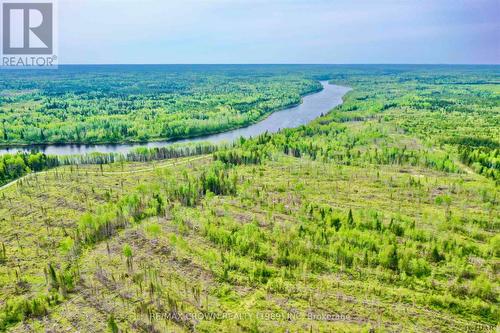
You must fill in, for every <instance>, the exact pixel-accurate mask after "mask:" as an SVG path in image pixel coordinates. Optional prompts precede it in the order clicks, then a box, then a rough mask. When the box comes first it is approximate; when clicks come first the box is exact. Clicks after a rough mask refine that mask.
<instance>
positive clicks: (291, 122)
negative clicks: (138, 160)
mask: <svg viewBox="0 0 500 333" xmlns="http://www.w3.org/2000/svg"><path fill="white" fill-rule="evenodd" d="M321 84H322V85H323V90H322V91H320V92H318V93H315V94H311V95H308V96H305V97H304V98H303V100H302V103H301V104H300V105H298V106H295V107H291V108H288V109H284V110H281V111H277V112H274V113H272V114H271V115H270V116H269V117H267V118H266V119H264V120H262V121H261V122H259V123H256V124H254V125H250V126H248V127H244V128H239V129H235V130H232V131H229V132H224V133H220V134H211V135H206V136H200V137H196V138H192V139H182V140H176V141H157V142H149V143H136V144H101V145H75V144H54V145H34V146H24V147H14V148H0V154H5V153H15V152H18V151H25V152H29V151H31V150H37V151H41V152H44V153H45V154H48V155H76V154H88V153H94V152H99V153H128V152H130V151H131V150H133V149H135V148H138V147H148V148H154V147H164V146H168V145H171V144H174V143H186V142H211V143H222V142H232V141H234V140H236V139H238V138H239V137H244V138H249V137H253V136H257V135H259V134H262V133H264V132H266V131H267V132H269V133H275V132H277V131H279V130H280V129H284V128H293V127H298V126H301V125H304V124H307V123H309V122H310V121H312V120H314V119H316V118H318V117H319V116H321V114H326V113H328V112H329V111H330V110H331V109H333V108H334V107H336V106H337V105H340V104H342V97H343V96H344V95H345V94H346V93H347V92H348V91H349V90H350V89H349V88H347V87H342V86H336V85H332V84H328V82H327V81H322V82H321Z"/></svg>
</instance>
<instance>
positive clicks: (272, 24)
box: [58, 0, 500, 64]
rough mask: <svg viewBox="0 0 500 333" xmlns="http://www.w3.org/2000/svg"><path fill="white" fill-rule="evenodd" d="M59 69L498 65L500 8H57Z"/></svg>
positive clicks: (387, 2) (195, 1)
mask: <svg viewBox="0 0 500 333" xmlns="http://www.w3.org/2000/svg"><path fill="white" fill-rule="evenodd" d="M58 3H59V58H60V61H61V63H78V64H86V63H98V64H106V63H130V64H131V63H144V64H147V63H340V64H342V63H451V64H453V63H490V64H492V63H495V64H498V63H500V42H499V40H500V25H499V23H498V22H500V0H380V1H378V0H330V1H327V0H134V1H132V0H59V2H58Z"/></svg>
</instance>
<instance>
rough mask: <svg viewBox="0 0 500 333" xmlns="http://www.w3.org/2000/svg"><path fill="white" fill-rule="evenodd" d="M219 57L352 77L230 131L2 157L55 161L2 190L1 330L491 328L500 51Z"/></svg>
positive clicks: (497, 246) (238, 75)
mask: <svg viewBox="0 0 500 333" xmlns="http://www.w3.org/2000/svg"><path fill="white" fill-rule="evenodd" d="M186 70H187V69H186ZM189 70H192V68H190V69H189ZM99 71H103V69H98V70H93V71H91V70H89V72H92V73H91V74H87V75H89V76H101V75H102V76H104V74H102V73H101V74H97V73H99ZM106 71H111V69H110V68H108V69H106ZM106 71H104V72H106ZM210 71H214V73H210ZM219 71H221V69H220V68H219V69H218V68H217V67H214V68H213V67H210V68H208V69H207V68H204V69H203V73H204V75H205V76H207V77H208V78H207V79H206V80H208V81H210V80H211V78H210V77H211V75H215V76H219V75H220V73H219ZM223 71H224V72H225V74H224V75H227V76H228V77H233V78H234V80H235V82H238V80H243V81H245V80H247V79H248V76H249V75H250V73H253V74H252V75H254V77H257V76H262V77H266V80H267V78H270V77H273V79H272V80H270V81H273V82H275V84H276V87H278V86H279V82H280V81H281V80H283V83H284V86H286V84H287V83H286V82H291V81H294V82H316V81H315V80H318V79H330V80H331V81H332V82H333V83H335V84H339V85H345V86H349V87H351V88H352V90H351V91H350V92H349V93H348V94H347V95H346V96H345V98H344V103H343V104H342V105H341V106H339V107H337V108H335V109H334V110H332V111H331V112H330V113H329V114H326V115H324V116H322V117H320V118H318V119H316V120H315V121H313V122H312V123H310V124H308V125H306V126H302V127H299V128H296V129H286V130H282V131H280V132H279V133H276V134H262V135H260V136H258V137H256V138H252V139H241V140H238V141H237V142H236V143H235V144H234V145H230V146H220V147H216V146H212V145H209V144H199V145H191V146H182V145H180V146H176V147H170V148H161V149H151V150H148V149H141V150H137V151H134V152H132V153H130V154H128V155H127V156H122V155H118V154H104V155H103V154H95V155H89V156H80V157H77V156H72V157H47V156H44V155H42V154H36V155H35V153H33V154H31V155H30V154H18V155H14V156H6V157H4V158H3V159H4V162H3V164H4V165H16V164H20V165H24V167H23V168H21V169H20V170H24V171H23V172H24V173H27V172H29V170H40V169H48V168H51V169H50V170H48V171H47V172H45V173H33V174H30V175H29V176H26V177H24V178H21V179H20V180H19V181H18V182H17V183H16V184H15V186H11V187H9V188H7V189H4V190H2V191H0V198H1V199H2V200H1V201H0V221H1V223H2V224H1V228H0V239H1V243H2V244H1V251H0V281H2V283H1V284H0V306H1V308H0V330H8V331H12V332H23V331H46V330H47V329H48V328H50V329H53V330H56V331H65V330H68V331H73V330H79V331H96V330H97V331H106V330H108V331H110V332H118V331H123V332H132V331H143V332H165V331H169V332H170V331H171V332H195V331H196V332H215V331H217V332H239V331H242V332H273V331H279V332H303V331H306V332H327V331H334V332H337V331H339V332H401V331H404V332H430V331H432V332H493V331H495V329H497V328H498V324H499V319H500V308H499V306H498V304H499V296H500V289H499V287H500V286H499V281H500V279H499V265H498V263H499V259H500V236H499V230H500V214H499V210H498V207H499V205H498V200H499V187H498V186H499V182H500V179H499V172H500V164H499V163H500V161H499V156H498V151H499V149H500V142H499V139H500V85H499V83H500V69H499V67H498V66H268V67H266V66H258V67H254V66H249V67H241V68H238V66H234V67H233V66H228V67H223ZM19 75H21V74H19ZM130 75H133V73H131V74H130ZM78 76H79V75H76V74H75V77H74V78H73V79H74V80H75V81H72V80H73V79H71V80H69V82H68V87H71V86H72V84H75V83H72V82H77V81H78V80H77V79H76V78H77V77H78ZM290 80H291V81H290ZM295 80H297V81H295ZM110 81H111V79H110ZM270 81H269V82H270ZM26 82H30V83H24V85H25V87H23V89H33V86H32V85H33V84H34V83H31V81H29V80H28V81H26ZM119 83H120V81H117V82H116V83H114V84H116V85H118V84H119ZM2 84H5V83H2ZM158 84H160V83H158ZM307 86H310V87H314V85H307ZM288 87H290V86H288ZM84 88H85V85H83V87H82V88H81V89H84ZM122 89H123V91H127V93H125V92H124V94H125V95H126V96H129V94H132V93H133V91H132V90H133V89H134V87H133V86H130V85H127V84H123V86H122ZM287 89H288V88H287ZM129 90H130V91H129ZM47 91H49V90H47ZM68 91H69V90H68ZM304 91H305V90H304ZM11 95H12V96H15V95H16V94H15V93H14V92H12V93H11ZM280 103H281V104H283V105H285V104H287V103H285V102H284V101H281V102H277V104H280ZM155 125H157V124H155ZM32 156H36V158H32ZM5 160H7V161H8V162H5ZM21 160H22V162H21ZM30 161H31V162H30ZM50 161H56V162H54V164H51V163H52V162H50ZM35 162H36V163H35ZM0 165H1V164H0ZM34 165H36V166H37V167H34ZM55 165H59V166H58V167H55V168H52V167H54V166H55ZM7 169H8V170H13V169H16V170H17V168H15V167H12V166H10V167H8V168H5V167H4V170H7ZM0 170H1V168H0ZM2 172H3V176H2V177H4V178H3V179H12V178H13V177H16V175H14V174H11V173H9V174H7V173H6V171H2ZM5 175H7V176H5ZM7 177H10V178H7ZM0 179H2V178H0Z"/></svg>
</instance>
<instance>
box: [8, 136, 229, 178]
mask: <svg viewBox="0 0 500 333" xmlns="http://www.w3.org/2000/svg"><path fill="white" fill-rule="evenodd" d="M223 147H226V146H225V145H214V144H210V143H197V144H186V145H172V146H168V147H159V148H137V149H135V150H133V151H131V152H129V153H127V154H120V153H92V154H87V155H71V156H50V155H46V154H44V153H40V152H31V153H16V154H5V155H0V186H2V185H5V184H7V183H9V182H11V181H13V180H16V179H17V178H20V177H23V176H25V175H27V174H29V173H31V172H37V171H43V170H47V169H50V168H54V167H57V166H61V165H80V164H110V163H116V162H121V161H124V162H149V161H158V160H165V159H171V158H180V157H189V156H197V155H205V154H211V153H213V152H215V151H217V150H218V149H221V148H223Z"/></svg>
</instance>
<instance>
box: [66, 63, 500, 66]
mask: <svg viewBox="0 0 500 333" xmlns="http://www.w3.org/2000/svg"><path fill="white" fill-rule="evenodd" d="M134 65H135V66H193V65H194V66H229V65H231V66H251V65H255V66H276V65H281V66H301V65H314V66H357V65H358V66H359V65H370V66H381V65H401V66H500V63H397V62H395V63H92V64H89V63H63V64H58V66H134Z"/></svg>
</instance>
